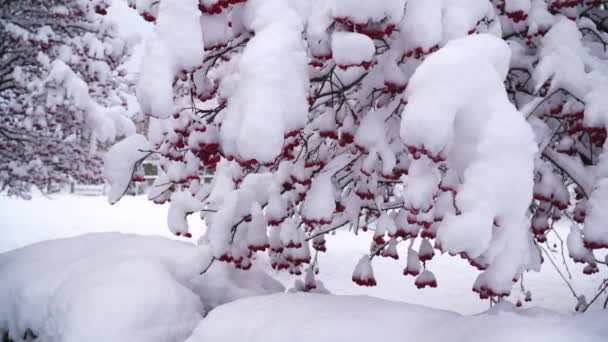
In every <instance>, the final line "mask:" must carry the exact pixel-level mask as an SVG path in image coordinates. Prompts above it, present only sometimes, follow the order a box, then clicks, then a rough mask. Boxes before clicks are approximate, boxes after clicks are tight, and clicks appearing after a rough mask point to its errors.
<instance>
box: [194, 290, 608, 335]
mask: <svg viewBox="0 0 608 342" xmlns="http://www.w3.org/2000/svg"><path fill="white" fill-rule="evenodd" d="M607 321H608V313H605V312H596V313H593V314H591V313H589V314H583V315H572V316H567V315H558V314H555V313H552V312H550V311H545V310H540V309H528V310H520V311H518V312H517V313H515V310H513V307H512V306H505V307H501V306H498V307H494V309H493V310H491V311H489V312H487V313H485V314H481V315H475V316H461V315H459V314H456V313H453V312H449V311H442V310H436V309H430V308H425V307H422V306H417V305H411V304H403V303H396V302H391V301H385V300H382V299H377V298H373V297H366V296H333V295H317V294H302V293H300V294H275V295H270V296H263V297H252V298H246V299H242V300H238V301H235V302H233V303H230V304H226V305H223V306H220V307H218V308H217V309H215V310H214V311H212V312H211V313H210V314H209V316H207V317H206V318H205V319H204V320H203V321H202V322H201V324H200V325H199V326H198V327H197V328H196V329H195V331H194V333H193V334H192V336H191V337H190V338H189V339H188V340H187V342H203V341H222V342H243V341H252V342H253V341H264V342H285V341H291V342H308V341H315V342H337V341H348V342H370V341H399V340H403V339H406V340H408V341H424V342H446V341H449V342H487V341H492V342H525V341H551V342H562V341H563V342H572V341H585V342H596V341H597V342H605V341H606V340H607V337H608V325H606V322H607Z"/></svg>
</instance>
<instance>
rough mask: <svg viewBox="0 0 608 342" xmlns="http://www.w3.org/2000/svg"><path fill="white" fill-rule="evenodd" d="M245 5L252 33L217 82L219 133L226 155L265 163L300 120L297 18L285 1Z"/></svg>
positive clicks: (301, 61)
mask: <svg viewBox="0 0 608 342" xmlns="http://www.w3.org/2000/svg"><path fill="white" fill-rule="evenodd" d="M247 5H248V6H249V7H247V11H246V14H247V15H248V16H250V17H251V18H250V20H251V22H250V23H249V25H250V27H249V28H250V29H251V30H254V31H255V36H253V37H252V38H251V40H250V41H249V42H248V44H247V46H246V47H245V49H244V50H243V53H242V55H241V56H240V57H239V59H238V63H237V64H238V66H237V72H236V73H235V74H232V75H230V76H229V77H226V78H225V79H224V80H223V82H222V86H221V88H220V90H221V91H222V90H223V91H222V96H224V97H226V98H227V99H228V107H227V112H226V114H225V117H224V119H223V121H222V128H221V130H220V134H221V139H222V144H223V147H224V153H226V154H227V155H233V156H236V157H239V158H241V159H242V160H245V161H247V160H252V159H253V160H257V161H258V162H260V163H265V162H270V161H273V160H274V158H275V157H276V156H277V155H279V154H280V152H281V148H282V146H283V140H284V135H285V134H287V133H289V132H291V131H294V130H298V129H301V128H302V127H303V126H304V124H305V122H306V117H307V112H308V106H307V103H306V97H307V95H308V70H307V59H306V50H305V44H304V41H303V38H302V36H301V32H302V30H303V25H302V22H301V20H300V19H299V16H298V15H297V13H295V11H293V10H292V9H291V8H290V7H289V6H288V4H286V3H285V2H282V1H274V0H273V1H259V0H252V1H249V2H248V4H247Z"/></svg>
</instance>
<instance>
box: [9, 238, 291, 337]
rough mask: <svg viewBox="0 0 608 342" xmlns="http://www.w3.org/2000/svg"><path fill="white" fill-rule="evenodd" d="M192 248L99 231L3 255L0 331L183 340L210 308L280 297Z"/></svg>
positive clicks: (263, 279) (253, 275) (269, 285)
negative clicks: (208, 266)
mask: <svg viewBox="0 0 608 342" xmlns="http://www.w3.org/2000/svg"><path fill="white" fill-rule="evenodd" d="M208 261H209V255H208V254H207V253H206V252H205V250H204V249H201V248H197V247H195V246H194V245H192V244H188V243H185V242H179V241H173V240H170V239H166V238H162V237H152V236H149V237H146V236H138V235H124V234H120V233H97V234H88V235H82V236H79V237H74V238H67V239H59V240H52V241H46V242H41V243H38V244H34V245H31V246H28V247H24V248H22V249H17V250H14V251H11V252H8V253H4V254H1V255H0V273H1V274H3V275H5V276H4V277H3V283H2V286H1V287H0V331H6V330H8V331H9V332H10V333H11V336H13V337H14V336H23V334H24V332H25V331H26V330H27V329H30V330H31V331H33V332H34V334H35V335H37V336H38V338H39V339H40V340H43V341H50V342H53V341H62V342H69V341H107V340H112V341H142V342H143V341H148V342H153V341H159V342H160V341H183V340H184V339H185V338H186V337H187V336H188V335H189V334H190V332H191V331H192V329H193V327H194V326H195V325H196V324H197V323H198V322H199V321H200V320H201V318H202V317H203V315H204V314H205V313H206V312H207V311H206V310H210V309H212V308H213V307H215V306H217V305H220V304H223V303H225V302H226V301H230V300H234V299H236V298H240V297H244V296H250V295H259V294H268V293H272V292H277V291H278V292H281V291H283V287H282V286H281V285H280V284H279V283H277V282H276V281H274V280H272V279H271V278H269V277H268V276H267V275H265V274H264V272H262V271H260V270H258V269H252V271H250V272H247V273H244V272H243V271H239V270H236V269H234V268H232V267H230V266H228V265H225V264H216V265H215V264H214V265H213V266H212V268H211V269H210V270H209V273H206V274H205V275H203V276H200V275H199V272H200V270H201V269H202V268H203V266H204V263H206V262H208Z"/></svg>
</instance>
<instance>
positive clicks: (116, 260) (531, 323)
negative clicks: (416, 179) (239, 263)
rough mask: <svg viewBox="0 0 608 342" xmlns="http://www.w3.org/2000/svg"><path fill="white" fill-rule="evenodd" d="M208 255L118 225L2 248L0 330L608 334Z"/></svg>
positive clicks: (261, 336)
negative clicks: (307, 288)
mask: <svg viewBox="0 0 608 342" xmlns="http://www.w3.org/2000/svg"><path fill="white" fill-rule="evenodd" d="M209 258H210V256H209V255H208V253H207V252H206V251H205V249H204V248H201V247H195V246H194V245H192V244H188V243H183V242H177V241H173V240H170V239H165V238H160V237H144V236H138V235H126V234H119V233H99V234H88V235H83V236H80V237H75V238H69V239H62V240H54V241H48V242H42V243H38V244H34V245H31V246H28V247H24V248H21V249H18V250H14V251H12V252H8V253H4V254H0V334H2V333H3V332H5V331H9V333H10V335H11V337H12V338H13V339H14V340H15V341H21V340H29V338H31V337H34V336H37V339H36V340H37V341H44V342H83V341H86V342H97V341H99V342H102V341H103V342H107V341H112V342H123V341H124V342H183V341H187V342H208V341H210V342H216V341H217V342H232V341H234V342H242V341H251V342H255V341H264V342H275V341H276V342H284V341H302V342H308V341H315V342H325V341H327V342H330V341H331V342H335V341H348V342H369V341H393V340H400V339H402V338H404V337H405V336H407V337H408V338H409V339H411V340H413V341H424V342H445V341H450V342H460V341H462V342H477V341H479V342H481V341H483V342H486V341H494V342H501V341H509V342H511V341H515V342H523V341H552V342H561V341H568V342H572V341H585V342H595V341H597V342H600V341H601V342H605V341H606V337H607V336H608V326H607V325H606V324H605V322H607V321H608V312H594V313H587V314H581V315H558V314H555V313H552V312H550V311H545V310H541V309H528V310H523V311H522V310H518V311H516V310H514V308H513V307H512V306H507V305H510V304H507V303H505V305H504V306H499V307H496V306H495V307H494V309H492V310H491V311H490V312H488V313H485V314H481V315H475V316H461V315H459V314H457V313H453V312H449V311H443V310H437V309H430V308H425V307H422V306H416V305H411V304H403V303H397V302H391V301H386V300H381V299H375V298H372V297H365V296H334V295H312V294H301V293H295V294H294V293H289V294H285V293H283V294H272V293H275V292H283V291H284V288H283V286H282V285H280V284H279V283H278V282H277V281H275V280H274V279H272V278H271V277H270V276H268V275H267V274H266V273H264V272H263V271H262V270H260V269H259V268H256V266H255V265H254V266H253V267H252V268H251V269H250V270H249V271H239V270H237V269H235V268H233V267H231V266H229V265H226V264H224V263H214V264H213V266H212V267H211V268H210V269H209V270H208V271H207V273H205V275H203V276H200V275H199V272H200V270H201V269H203V268H204V267H205V266H206V265H207V264H208V261H209ZM258 295H266V296H258ZM251 296H256V297H251ZM244 297H251V298H244ZM240 298H243V299H240ZM229 302H230V303H229ZM226 303H228V304H226ZM211 310H212V311H211ZM207 314H208V315H207ZM205 316H206V317H205Z"/></svg>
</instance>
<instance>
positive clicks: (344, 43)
mask: <svg viewBox="0 0 608 342" xmlns="http://www.w3.org/2000/svg"><path fill="white" fill-rule="evenodd" d="M331 51H332V55H333V58H334V60H335V61H336V63H337V64H338V65H342V66H351V65H360V64H362V63H364V62H368V63H369V62H371V60H372V57H374V53H375V52H376V48H375V46H374V42H373V41H372V39H371V38H370V37H368V36H366V35H364V34H361V33H356V32H334V34H332V36H331Z"/></svg>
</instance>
